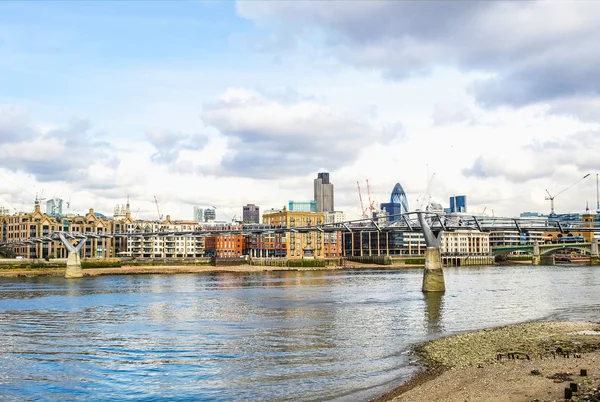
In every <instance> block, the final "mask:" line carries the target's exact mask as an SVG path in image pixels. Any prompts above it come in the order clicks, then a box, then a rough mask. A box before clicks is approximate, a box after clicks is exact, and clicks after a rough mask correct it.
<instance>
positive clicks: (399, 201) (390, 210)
mask: <svg viewBox="0 0 600 402" xmlns="http://www.w3.org/2000/svg"><path fill="white" fill-rule="evenodd" d="M381 208H382V209H384V210H385V212H386V213H387V215H388V217H389V218H388V220H389V221H392V222H394V221H399V220H401V219H402V217H401V216H400V214H405V213H407V212H408V199H407V198H406V193H404V189H403V188H402V186H401V185H400V183H396V185H395V186H394V189H393V190H392V195H391V196H390V202H385V203H382V204H381Z"/></svg>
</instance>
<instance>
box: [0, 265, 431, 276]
mask: <svg viewBox="0 0 600 402" xmlns="http://www.w3.org/2000/svg"><path fill="white" fill-rule="evenodd" d="M422 267H423V266H422V265H408V264H407V265H375V264H360V265H354V264H353V265H344V266H341V265H332V266H325V267H280V266H259V265H235V266H221V267H216V266H213V265H124V266H122V267H109V268H84V269H83V276H84V277H85V276H100V275H149V274H156V275H158V274H161V275H171V274H196V273H209V272H271V271H291V272H295V271H339V270H343V269H405V268H406V269H408V268H422ZM65 270H66V267H65V268H0V278H3V277H4V278H20V277H33V276H56V277H60V276H64V274H65Z"/></svg>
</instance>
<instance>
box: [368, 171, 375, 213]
mask: <svg viewBox="0 0 600 402" xmlns="http://www.w3.org/2000/svg"><path fill="white" fill-rule="evenodd" d="M367 193H368V194H369V214H370V215H371V217H373V212H375V211H376V210H377V208H375V200H371V185H370V184H369V179H367Z"/></svg>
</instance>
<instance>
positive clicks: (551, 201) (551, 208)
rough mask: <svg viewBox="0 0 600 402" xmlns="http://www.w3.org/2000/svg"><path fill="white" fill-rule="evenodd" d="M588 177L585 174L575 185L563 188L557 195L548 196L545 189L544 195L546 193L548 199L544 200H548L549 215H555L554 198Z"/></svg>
mask: <svg viewBox="0 0 600 402" xmlns="http://www.w3.org/2000/svg"><path fill="white" fill-rule="evenodd" d="M589 175H590V174H589V173H588V174H586V175H585V176H583V177H582V178H581V179H579V180H577V181H576V182H575V183H573V184H571V185H570V186H569V187H567V188H565V189H564V190H562V191H561V192H559V193H558V194H554V195H552V194H550V192H549V191H548V189H546V193H548V197H546V200H550V215H556V214H555V213H554V198H556V197H558V196H559V195H561V194H562V193H564V192H565V191H567V190H569V189H570V188H572V187H573V186H575V185H576V184H578V183H579V182H581V181H582V180H583V179H585V178H587V177H588V176H589Z"/></svg>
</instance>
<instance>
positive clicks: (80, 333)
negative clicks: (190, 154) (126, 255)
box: [0, 266, 600, 401]
mask: <svg viewBox="0 0 600 402" xmlns="http://www.w3.org/2000/svg"><path fill="white" fill-rule="evenodd" d="M444 272H445V277H446V289H447V290H446V292H445V294H443V295H436V294H429V295H424V294H423V293H422V292H421V290H420V288H421V281H422V270H420V269H398V270H392V269H386V270H340V271H305V272H284V271H280V272H261V273H225V272H221V273H211V274H194V275H182V274H181V275H138V276H133V275H132V276H99V277H85V278H83V279H80V280H65V279H63V278H53V277H32V278H16V279H8V278H0V399H3V400H19V401H22V400H36V401H37V400H56V399H60V400H67V399H68V400H90V399H93V400H128V399H129V400H173V401H184V400H193V401H242V400H252V401H256V400H261V401H288V400H289V401H313V400H339V401H344V400H361V399H362V400H366V399H368V398H371V397H374V396H377V395H379V394H381V393H383V392H385V391H388V390H390V389H392V388H393V387H395V386H397V385H399V383H400V382H401V381H403V380H405V379H406V378H407V377H408V376H410V375H411V374H412V373H413V372H414V371H415V365H414V362H413V361H412V359H413V358H412V356H410V355H409V354H408V351H409V348H410V346H411V345H413V344H415V343H417V342H421V341H424V340H427V339H431V338H435V337H440V336H445V335H449V334H453V333H457V332H462V331H466V330H474V329H480V328H484V327H490V326H498V325H502V324H509V323H516V322H522V321H529V320H571V321H577V320H583V321H588V320H592V321H598V320H600V298H599V297H598V290H599V289H600V269H598V268H594V267H589V266H553V267H531V266H502V267H481V268H475V267H473V268H447V269H445V270H444Z"/></svg>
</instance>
